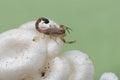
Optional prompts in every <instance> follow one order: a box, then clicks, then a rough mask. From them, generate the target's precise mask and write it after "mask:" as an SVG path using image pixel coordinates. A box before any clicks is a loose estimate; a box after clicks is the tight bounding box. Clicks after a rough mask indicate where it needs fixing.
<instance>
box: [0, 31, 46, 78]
mask: <svg viewBox="0 0 120 80" xmlns="http://www.w3.org/2000/svg"><path fill="white" fill-rule="evenodd" d="M33 36H34V34H32V33H31V32H29V31H26V30H20V29H14V30H10V31H8V32H5V33H2V34H1V35H0V80H19V79H22V78H24V76H31V75H32V76H31V77H34V75H36V74H38V73H39V69H40V68H42V67H43V65H44V63H45V60H46V55H47V54H46V53H47V49H46V47H47V45H46V40H45V39H40V41H39V42H33V41H32V38H33Z"/></svg>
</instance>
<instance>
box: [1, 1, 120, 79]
mask: <svg viewBox="0 0 120 80" xmlns="http://www.w3.org/2000/svg"><path fill="white" fill-rule="evenodd" d="M39 17H48V18H50V19H52V20H54V21H56V22H57V23H58V24H64V25H67V26H70V27H71V29H72V30H73V31H72V32H71V34H70V35H68V36H67V37H66V40H76V41H77V42H76V43H74V44H70V45H65V46H64V48H63V49H62V52H65V51H68V50H73V49H78V50H81V51H83V52H85V53H87V54H88V55H89V56H90V57H91V59H92V60H93V62H94V65H95V80H98V78H99V77H100V75H101V74H102V73H103V72H105V71H112V72H115V73H116V74H117V75H118V76H119V77H120V62H119V61H120V36H119V35H120V0H0V32H3V31H6V30H9V29H12V28H16V27H19V26H20V25H21V24H24V23H26V22H28V21H32V20H36V19H38V18H39Z"/></svg>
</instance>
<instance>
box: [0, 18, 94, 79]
mask: <svg viewBox="0 0 120 80" xmlns="http://www.w3.org/2000/svg"><path fill="white" fill-rule="evenodd" d="M48 20H49V19H48ZM35 22H36V21H32V22H28V23H26V24H24V25H22V26H20V27H19V28H16V29H12V30H9V31H7V32H4V33H1V34H0V80H93V75H94V67H93V63H92V61H91V60H90V59H89V57H88V56H87V55H86V54H84V53H82V52H80V51H78V50H73V51H69V52H66V53H64V55H60V50H61V48H62V46H63V42H62V40H61V39H60V38H59V37H57V38H56V40H54V39H52V38H50V37H49V36H48V35H47V36H46V35H44V34H42V33H40V32H38V31H37V30H36V29H35ZM49 25H56V26H57V27H58V28H59V25H58V24H56V23H55V22H54V21H52V20H49V23H48V24H45V23H44V21H42V22H41V23H40V24H39V26H40V27H44V29H45V27H46V28H49Z"/></svg>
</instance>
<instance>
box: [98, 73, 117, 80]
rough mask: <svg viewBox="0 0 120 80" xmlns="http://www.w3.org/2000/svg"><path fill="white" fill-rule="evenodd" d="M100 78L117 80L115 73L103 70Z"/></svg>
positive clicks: (101, 79)
mask: <svg viewBox="0 0 120 80" xmlns="http://www.w3.org/2000/svg"><path fill="white" fill-rule="evenodd" d="M100 80H118V77H117V76H116V74H115V73H112V72H105V73H103V74H102V76H101V77H100Z"/></svg>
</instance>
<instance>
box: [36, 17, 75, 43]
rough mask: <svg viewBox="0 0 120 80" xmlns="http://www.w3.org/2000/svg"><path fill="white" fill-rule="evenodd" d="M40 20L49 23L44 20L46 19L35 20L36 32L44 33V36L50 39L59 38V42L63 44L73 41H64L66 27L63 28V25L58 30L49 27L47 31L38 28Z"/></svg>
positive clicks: (52, 26)
mask: <svg viewBox="0 0 120 80" xmlns="http://www.w3.org/2000/svg"><path fill="white" fill-rule="evenodd" d="M41 20H43V21H44V23H46V24H47V23H49V20H48V19H46V18H40V19H38V20H37V22H36V24H35V27H36V30H37V31H39V32H40V33H44V34H45V35H49V36H50V37H51V36H54V37H59V38H61V40H62V41H63V42H64V43H69V44H70V43H73V42H74V41H70V42H67V41H65V39H64V37H65V36H66V33H65V32H66V30H67V31H68V29H70V28H68V27H66V26H64V25H60V28H58V27H56V26H54V25H50V28H47V29H40V28H39V23H40V22H41Z"/></svg>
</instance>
